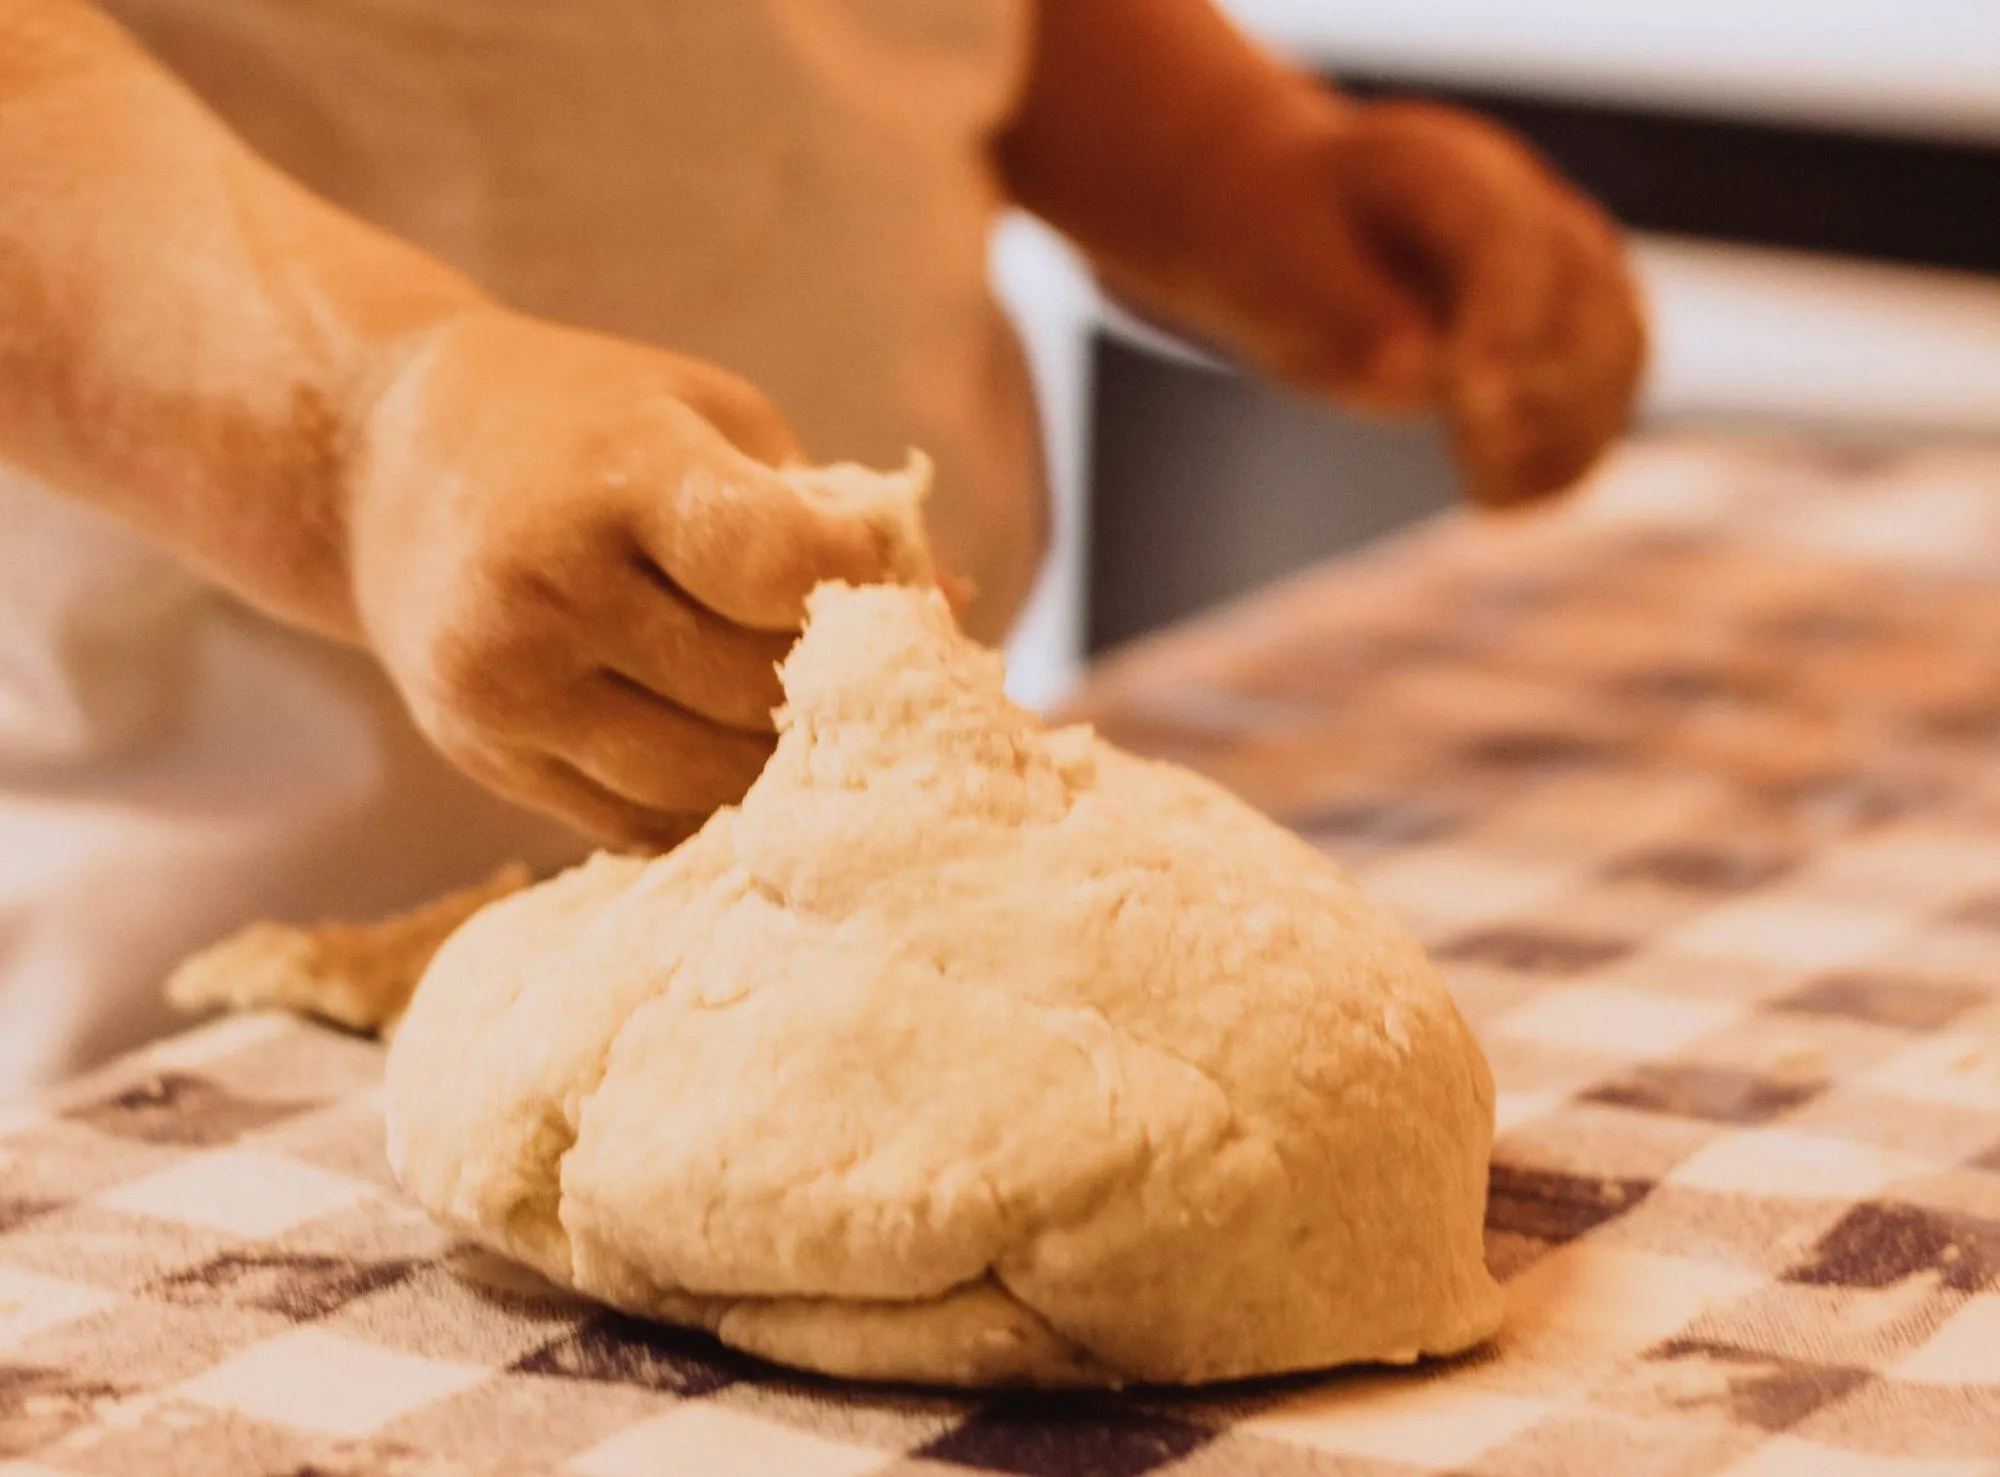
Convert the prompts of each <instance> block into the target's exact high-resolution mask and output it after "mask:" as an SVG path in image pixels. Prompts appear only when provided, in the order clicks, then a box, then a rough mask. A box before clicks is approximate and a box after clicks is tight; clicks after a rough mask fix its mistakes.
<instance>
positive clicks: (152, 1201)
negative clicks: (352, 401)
mask: <svg viewBox="0 0 2000 1477" xmlns="http://www.w3.org/2000/svg"><path fill="white" fill-rule="evenodd" d="M1996 632H2000V455H1996V454H1994V453H1993V452H1990V451H1989V452H1986V453H1977V452H1971V451H1965V452H1953V451H1944V450H1936V451H1924V452H1910V453H1902V454H1895V455H1888V454H1882V453H1872V452H1866V451H1854V450H1850V451H1843V450H1839V449H1835V448H1827V447H1809V446H1796V445H1785V444H1779V443H1753V442H1736V443H1730V444H1719V443H1701V442H1685V443H1660V444H1655V445H1652V446H1649V447H1646V448H1643V449H1640V450H1638V451H1635V452H1634V453H1632V454H1631V455H1629V456H1628V457H1627V458H1626V459H1625V460H1624V461H1623V462H1622V463H1621V464H1620V465H1619V466H1617V467H1616V468H1614V469H1613V471H1612V472H1611V473H1610V474H1608V475H1607V476H1606V478H1604V479H1603V481H1602V484H1601V485H1600V487H1599V488H1598V489H1597V490H1596V491H1595V492H1594V493H1593V495H1592V496H1590V497H1589V498H1587V499H1585V500H1583V502H1582V503H1581V504H1580V505H1578V506H1577V507H1575V508H1574V509H1572V510H1570V511H1568V512H1565V513H1564V514H1562V515H1559V516H1556V517H1551V518H1539V519H1532V520H1525V521H1519V522H1511V523H1505V524H1497V525H1496V524H1475V523H1473V522H1471V521H1468V520H1457V519H1453V520H1447V521H1446V522H1444V523H1442V524H1440V525H1436V526H1433V527H1430V528H1427V529H1424V530H1422V531H1420V532H1419V533H1417V534H1415V535H1413V536H1411V537H1409V538H1406V539H1404V540H1401V541H1399V542H1398V543H1397V544H1395V545H1393V546H1391V547H1389V548H1386V549H1384V550H1381V551H1379V552H1377V553H1375V554H1372V555H1370V556H1369V557H1367V558H1365V559H1363V560H1359V561H1351V562H1349V563H1346V564H1344V565H1342V566H1339V567H1337V568H1334V569H1330V570H1325V571H1321V572H1318V573H1316V574H1314V575H1312V576H1311V577H1309V578H1307V579H1305V580H1302V581H1299V582H1296V583H1293V584H1290V585H1287V586H1285V587H1283V588H1281V589H1278V590H1275V591H1271V592H1268V593H1266V594H1265V595H1262V596H1259V597H1258V598H1257V599H1255V600H1253V601H1250V602H1248V603H1246V604H1244V605H1242V606H1239V607H1237V608H1234V609H1232V610H1229V611H1226V612H1223V613H1221V614H1218V615H1217V616H1215V617H1213V618H1211V619H1209V620H1206V621H1204V622H1201V623H1199V624H1197V625H1195V626H1193V627H1190V628H1187V629H1185V630H1182V631H1179V632H1176V633H1171V634H1169V635H1168V636H1166V637H1164V638H1161V639H1159V640H1157V641H1154V642H1152V643H1150V644H1148V645H1146V646H1145V647H1142V648H1140V649H1137V650H1134V651H1132V652H1129V653H1127V654H1125V655H1123V656H1121V657H1119V658H1117V659H1116V660H1114V661H1113V662H1111V663H1110V664H1109V665H1107V666H1106V667H1105V668H1104V669H1103V670H1102V671H1101V672H1100V674H1099V675H1098V676H1097V678H1096V679H1095V681H1094V682H1093V684H1092V686H1091V687H1090V689H1089V691H1088V692H1087V693H1086V695H1085V697H1084V699H1083V700H1082V702H1081V704H1080V708H1081V709H1082V710H1083V711H1085V712H1086V713H1087V714H1088V715H1089V716H1091V717H1092V718H1093V719H1094V720H1095V721H1097V722H1099V723H1100V724H1101V725H1102V727H1103V728H1104V729H1105V731H1106V732H1107V733H1108V734H1110V735H1111V736H1112V737H1114V738H1115V739H1118V740H1119V741H1121V742H1124V743H1126V744H1129V745H1131V746H1132V747H1135V748H1138V749H1141V750H1144V751H1147V752H1151V753H1156V754H1161V755H1165V756H1168V757H1171V758H1174V759H1177V760H1180V761H1183V762H1185V763H1188V764H1191V765H1193V766H1195V767H1197V768H1200V769H1203V770H1205V771H1207V772H1208V773H1210V774H1213V775H1215V776H1217V777H1219V778H1220V779H1222V780H1223V781H1224V782H1226V783H1228V784H1230V785H1232V786H1234V787H1235V788H1237V789H1238V790H1239V791H1240V792H1242V793H1243V794H1244V795H1246V796H1247V797H1248V798H1249V799H1251V800H1252V801H1254V802H1255V803H1257V804H1259V805H1261V806H1263V807H1264V808H1265V809H1267V810H1268V811H1269V812H1270V813H1272V814H1273V815H1275V816H1277V817H1279V818H1280V819H1282V820H1284V821H1285V822H1286V823H1288V824H1290V825H1293V826H1295V827H1297V828H1298V829H1299V830H1300V831H1302V832H1303V833H1304V834H1306V835H1307V836H1309V837H1311V838H1312V839H1313V840H1314V841H1315V842H1317V843H1318V844H1320V845H1322V846H1323V847H1324V848H1325V849H1326V850H1327V851H1329V852H1330V853H1331V854H1333V855H1334V856H1336V857H1338V858H1340V859H1341V860H1342V861H1344V862H1345V863H1347V864H1348V865H1349V866H1351V867H1352V868H1353V869H1354V870H1355V871H1356V873H1357V874H1358V875H1359V876H1360V877H1361V879H1362V881H1363V883H1364V885H1366V886H1367V887H1368V888H1369V889H1370V890H1371V891H1373V892H1374V893H1375V894H1376V895H1377V896H1379V897H1380V898H1382V899H1383V900H1385V901H1386V902H1388V903H1389V904H1391V905H1392V906H1393V907H1395V908H1396V909H1397V910H1398V911H1399V912H1400V913H1401V914H1402V915H1403V916H1404V917H1405V918H1407V919H1408V920H1409V921H1410V922H1411V924H1412V925H1413V926H1414V927H1415V928H1416V929H1417V930H1418V931H1419V932H1420V933H1421V934H1422V936H1423V937H1424V938H1425V940H1426V942H1427V943H1428V944H1429V945H1430V946H1431V948H1432V950H1433V952H1434V954H1435V956H1436V957H1437V959H1438V960H1439V962H1440V964H1441V966H1442V968H1443V970H1444V972H1445V975H1446V978H1447V979H1448V981H1449V982H1450V984H1451V986H1452V988H1453V990H1454V991H1455V993H1456V994H1457V996H1458V998H1459V1000H1460V1001H1461V1003H1462V1005H1463V1007H1464V1008H1465V1010H1466V1012H1467V1014H1468V1016H1469V1017H1470V1019H1471V1020H1472V1021H1473V1023H1474V1025H1475V1026H1476V1028H1477V1029H1478V1031H1479V1033H1480V1036H1481V1039H1482V1040H1483V1042H1484V1044H1485V1046H1486V1049H1487V1051H1488V1053H1489V1055H1490V1057H1491V1060H1492V1062H1493V1067H1494V1072H1495V1076H1496V1079H1497V1081H1498V1084H1499V1088H1500V1094H1499V1116H1500V1136H1499V1140H1498V1143H1497V1146H1496V1150H1495V1162H1494V1170H1493V1179H1492V1195H1491V1204H1490V1210H1489V1215H1488V1252H1489V1257H1490V1260H1491V1262H1492V1265H1493V1267H1494V1270H1495V1272H1496V1274H1497V1275H1498V1276H1500V1277H1501V1279H1502V1280H1503V1281H1504V1282H1505V1284H1506V1286H1507V1290H1508V1298H1509V1315H1508V1321H1507V1325H1506V1327H1505V1329H1504V1331H1503V1333H1502V1335H1501V1336H1500V1338H1499V1339H1498V1340H1497V1341H1496V1342H1495V1344H1494V1345H1492V1346H1491V1347H1490V1348H1488V1349H1486V1350H1483V1351H1481V1352H1479V1353H1477V1354H1475V1355H1473V1356H1471V1357H1468V1358H1466V1359H1463V1360H1459V1361H1456V1362H1453V1363H1450V1364H1445V1365H1434V1366H1428V1367H1425V1368H1421V1369H1419V1370H1416V1371H1414V1372H1374V1371H1363V1372H1348V1373H1343V1374H1335V1375H1328V1376H1323V1377H1314V1378H1301V1379H1296V1380H1288V1381H1279V1382H1275V1383H1266V1384H1260V1385H1254V1386H1244V1387H1236V1388H1231V1389H1226V1390H1220V1391H1210V1392H1204V1393H1196V1394H1172V1393H1167V1394H1160V1393H1150V1392H1133V1393H1128V1394H1125V1395H1122V1396H1121V1395H1090V1396H1062V1397H1055V1396H1047V1395H1033V1394H1004V1395H997V1396H990V1397H978V1398H966V1397H961V1396H955V1395H946V1394H937V1393H931V1392H924V1391H915V1390H888V1389H879V1388H865V1387H864V1388H857V1387H843V1386H839V1385H836V1384H833V1383H831V1382H827V1381H821V1380H815V1379H810V1378H805V1377H800V1376H796V1375H792V1374H788V1373H786V1372H783V1371H779V1370H775V1369H772V1368H770V1367H768V1366H764V1365H760V1364H758V1363H757V1362H755V1361H753V1360H749V1359H746V1358H741V1357H738V1356H736V1355H733V1354H731V1353H728V1352H727V1351H724V1350H721V1349H720V1348H718V1347H717V1346H716V1345H714V1344H713V1343H711V1342H709V1341H708V1340H706V1339H705V1338H702V1337H699V1336H696V1335H692V1334H684V1333H681V1332H678V1331H675V1330H670V1329H663V1328H654V1327H648V1326H643V1325H640V1324H637V1323H634V1322H633V1321H631V1320H629V1319H624V1318H619V1317H615V1316H611V1315H607V1314H604V1313H602V1312H599V1311H596V1310H594V1309H592V1308H590V1307H587V1306H585V1305H583V1304H581V1303H579V1302H577V1301H576V1300H574V1299H571V1298H569V1297H566V1296H564V1295H561V1294H558V1293H555V1292H553V1291H551V1290H549V1289H547V1288H545V1287H542V1286H539V1285H537V1284H535V1283H533V1282H531V1281H529V1280H527V1279H525V1278H524V1277H522V1276H520V1275H518V1274H516V1273H514V1272H512V1271H511V1270H510V1269H509V1268H507V1267H505V1266H503V1265H501V1264H499V1263H497V1262H495V1261H493V1260H492V1259H490V1258H488V1257H486V1256H484V1255H482V1254H480V1253H478V1252H475V1251H473V1250H471V1249H469V1248H467V1247H465V1246H463V1245H459V1244H455V1243H454V1242H453V1241H452V1240H451V1239H450V1238H449V1237H448V1236H446V1235H444V1234H443V1233H441V1232H439V1231H438V1230H436V1229H434V1228H433V1227H431V1226H430V1225H429V1224H428V1223H427V1222H426V1221H425V1220H424V1218H423V1217H422V1216H421V1215H419V1214H417V1213H415V1212H414V1211H413V1210H412V1209H411V1208H410V1207H409V1206H408V1205H407V1204H406V1203H404V1202H403V1201H402V1200H401V1199H400V1198H399V1196H398V1195H397V1193H396V1190H395V1187H394V1184H393V1182H392V1180H391V1179H390V1176H389V1174H388V1170H387V1167H386V1165H385V1164H384V1162H383V1157H382V1150H381V1141H382V1124H381V1100H380V1093H379V1084H380V1069H381V1058H380V1052H379V1050H378V1048H376V1047H375V1046H374V1045H372V1044H371V1043H368V1042H365V1041H361V1040H357V1039H353V1038H350V1037H346V1036H342V1035H338V1034H335V1033H333V1032H330V1031H327V1030H323V1029H320V1028H317V1027H313V1026H308V1025H304V1024H301V1023H298V1022H293V1021H289V1020H284V1019H279V1018H275V1017H244V1018H237V1019H232V1020H226V1021H222V1022H219V1023H216V1024H214V1025H211V1026H208V1027H205V1028H203V1029H201V1030H198V1031H196V1032H194V1033H192V1034H190V1035H187V1036H183V1037H180V1038H177V1039H174V1040H171V1041H168V1042H165V1043H162V1044H161V1045H159V1046H157V1047H155V1048H153V1049H151V1050H149V1051H147V1052H144V1053H142V1054H140V1055H138V1056H135V1057H132V1058H129V1059H126V1060H124V1061H121V1062H119V1063H116V1064H114V1065H113V1066H112V1067H110V1068H108V1069H107V1070H105V1071H104V1072H101V1073H98V1074H96V1075H95V1076H93V1077H92V1078H90V1079H88V1080H86V1081H82V1082H79V1083H76V1084H74V1085H73V1086H72V1087H70V1088H69V1089H68V1090H66V1091H64V1092H62V1093H59V1094H57V1095H55V1096H53V1097H51V1098H49V1099H48V1100H46V1101H43V1102H39V1103H36V1104H33V1105H31V1106H29V1107H27V1108H25V1109H21V1110H18V1111H16V1112H15V1113H13V1114H12V1115H11V1116H10V1117H6V1118H0V1167H4V1173H0V1477H46V1474H49V1473H100V1474H117V1477H130V1474H134V1473H178V1472H186V1473H189V1474H201V1477H231V1474H281V1473H282V1474H300V1477H302V1474H306V1473H322V1474H333V1473H350V1472H351V1473H364V1472H365V1473H402V1472H410V1473H417V1472H422V1473H460V1472H466V1473H472V1472H477V1473H502V1472H542V1471H559V1472H570V1473H582V1474H598V1477H621V1474H641V1473H663V1472H690V1473H707V1472H722V1473H728V1474H731V1477H749V1474H752V1473H757V1474H763V1473H770V1474H784V1477H836V1474H850V1473H862V1472H875V1471H889V1472H897V1473H916V1472H925V1471H929V1472H934V1473H943V1472H948V1471H953V1470H958V1471H963V1470H965V1469H967V1468H972V1469H979V1470H987V1471H1001V1472H1021V1473H1042V1474H1056V1473H1097V1474H1107V1477H1122V1474H1137V1473H1152V1472H1159V1471H1164V1470H1169V1469H1171V1471H1173V1472H1174V1473H1177V1474H1185V1477H1197V1474H1201V1473H1223V1472H1232V1473H1233V1472H1244V1473H1253V1474H1272V1477H1278V1474H1308V1473H1321V1474H1341V1477H1414V1474H1422V1473H1442V1472H1447V1471H1449V1472H1455V1473H1474V1474H1487V1477H1511V1474H1518V1477H1530V1474H1552V1473H1578V1474H1600V1473H1605V1472H1610V1471H1618V1472H1620V1473H1621V1474H1630V1477H1669V1474H1672V1477H1709V1474H1722V1473H1728V1474H1731V1477H1759V1474H1761V1477H1769V1474H1779V1473H1786V1474H1789V1473H1800V1474H1821V1473H1825V1474H1834V1477H1879V1474H1888V1473H1904V1472H1907V1473H1911V1474H1923V1477H1970V1474H1974V1473H1995V1472H2000V1462H1996V1460H1995V1458H1996V1457H2000V640H1996V638H1995V633H1996ZM10 1457H12V1458H17V1459H18V1460H17V1461H15V1462H13V1463H11V1464H10V1462H9V1461H8V1458H10Z"/></svg>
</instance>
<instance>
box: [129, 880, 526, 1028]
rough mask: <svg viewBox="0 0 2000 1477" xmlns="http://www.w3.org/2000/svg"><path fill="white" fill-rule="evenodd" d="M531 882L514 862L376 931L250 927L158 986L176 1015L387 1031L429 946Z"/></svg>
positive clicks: (333, 926) (352, 926) (343, 926)
mask: <svg viewBox="0 0 2000 1477" xmlns="http://www.w3.org/2000/svg"><path fill="white" fill-rule="evenodd" d="M533 880H534V879H533V877H532V876H531V875H530V873H529V871H528V869H527V868H526V867H524V866H520V865H518V864H516V865H513V866H509V867H503V868H502V869H501V870H500V871H499V872H497V873H495V874H494V875H493V876H492V877H491V878H489V879H488V880H486V881H485V882H482V883H479V884H478V885H477V886H474V887H467V888H464V889H461V890H460V891H458V892H454V893H448V894H446V895H445V896H444V897H441V898H438V899H437V900H436V901H434V902H429V903H426V904H424V905H423V906H422V907H420V908H414V909H412V910H411V911H410V912H407V913H402V914H398V915H397V916H396V917H394V918H388V919H384V920H382V921H381V922H378V923H322V924H318V925H316V926H312V927H295V926H292V925H290V924H283V923H254V924H252V925H251V926H250V927H248V928H246V929H244V930H243V931H242V932H240V933H235V934H231V935H230V936H229V937H228V938H226V939H224V940H223V941H222V942H221V943H219V944H215V945H213V946H212V947H210V948H207V949H204V950H203V951H202V952H201V953H199V954H196V955H195V956H194V957H193V958H191V959H189V960H187V961H186V962H185V963H183V964H182V965H181V966H180V967H179V968H178V969H176V970H175V971H174V972H173V974H172V976H171V977H170V978H169V979H168V980H167V999H168V1000H169V1001H171V1002H172V1003H173V1004H174V1005H175V1006H176V1007H178V1008H179V1009H181V1010H187V1011H197V1010H210V1009H215V1008H218V1007H220V1008H224V1009H229V1010H262V1009H271V1010H293V1011H297V1012H299V1013H300V1014H302V1015H311V1016H317V1017H319V1018H320V1019H322V1020H327V1021H332V1022H333V1023H334V1024H335V1025H339V1026H345V1027H347V1028H348V1029H349V1030H351V1031H369V1032H381V1033H382V1034H384V1035H387V1034H390V1033H392V1032H393V1031H394V1029H395V1026H396V1023H397V1021H398V1019H399V1018H400V1017H401V1016H402V1014H403V1010H404V1007H405V1006H407V1005H408V1004H409V1001H410V994H411V992H412V991H414V990H415V989H416V987H417V981H418V979H419V978H421V977H422V975H423V972H424V970H425V969H426V968H427V967H428V966H429V964H430V962H431V956H432V955H434V954H435V953H437V951H438V947H439V945H441V944H443V943H444V941H445V940H446V939H447V938H449V937H450V936H451V932H452V930H453V929H455V928H457V927H458V926H459V925H460V924H461V923H463V922H465V920H466V919H468V918H470V917H471V916H472V915H473V914H474V913H477V912H478V911H479V910H480V909H481V908H483V907H485V906H486V905H487V904H488V903H491V902H497V901H498V900H499V899H501V898H503V897H506V896H508V895H509V894H510V893H516V892H519V891H520V890H521V889H522V888H524V887H526V886H527V885H528V884H529V883H530V882H532V881H533Z"/></svg>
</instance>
